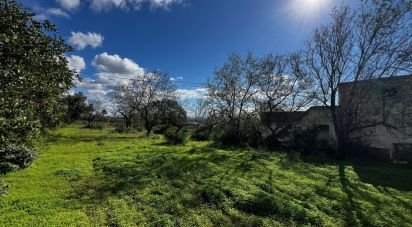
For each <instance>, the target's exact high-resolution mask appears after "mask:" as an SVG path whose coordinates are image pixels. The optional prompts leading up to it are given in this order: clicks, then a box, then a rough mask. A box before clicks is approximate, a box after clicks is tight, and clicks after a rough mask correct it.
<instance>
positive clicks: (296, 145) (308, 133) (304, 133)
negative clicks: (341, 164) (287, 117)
mask: <svg viewBox="0 0 412 227" xmlns="http://www.w3.org/2000/svg"><path fill="white" fill-rule="evenodd" d="M318 133H319V128H318V127H312V128H308V129H295V130H294V132H293V133H292V136H291V137H290V138H288V139H287V140H286V143H285V145H286V147H288V148H290V149H292V150H294V151H296V152H299V153H301V154H303V155H310V154H314V153H324V154H331V153H334V148H333V147H332V146H331V145H330V144H329V142H328V141H326V140H319V139H318V138H317V136H318Z"/></svg>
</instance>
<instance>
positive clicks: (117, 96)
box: [108, 84, 135, 128]
mask: <svg viewBox="0 0 412 227" xmlns="http://www.w3.org/2000/svg"><path fill="white" fill-rule="evenodd" d="M108 97H109V99H110V100H111V101H112V103H113V104H114V106H113V107H114V109H113V111H114V113H113V114H114V115H120V116H121V117H122V118H123V120H124V123H125V127H126V128H130V126H131V125H132V120H133V115H134V113H135V109H134V108H133V107H132V105H133V103H132V101H133V100H132V99H131V97H130V96H129V95H128V85H126V84H119V85H117V86H116V87H115V88H114V89H113V91H112V92H110V93H109V94H108Z"/></svg>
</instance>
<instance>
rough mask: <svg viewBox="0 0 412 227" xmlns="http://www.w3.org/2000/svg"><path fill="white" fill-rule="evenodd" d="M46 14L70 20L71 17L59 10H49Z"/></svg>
mask: <svg viewBox="0 0 412 227" xmlns="http://www.w3.org/2000/svg"><path fill="white" fill-rule="evenodd" d="M46 14H48V15H51V16H57V17H64V18H70V15H69V14H68V13H66V12H64V11H63V10H61V9H59V8H49V9H47V11H46Z"/></svg>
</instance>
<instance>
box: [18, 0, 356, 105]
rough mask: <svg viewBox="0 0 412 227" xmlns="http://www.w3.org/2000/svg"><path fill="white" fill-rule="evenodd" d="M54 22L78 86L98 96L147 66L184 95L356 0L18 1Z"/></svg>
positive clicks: (280, 47)
mask: <svg viewBox="0 0 412 227" xmlns="http://www.w3.org/2000/svg"><path fill="white" fill-rule="evenodd" d="M20 2H21V3H22V4H23V5H24V6H26V7H28V8H30V9H31V10H32V11H34V12H35V13H36V14H37V17H38V19H40V20H42V19H45V18H47V19H49V20H50V21H52V22H53V23H54V24H56V25H57V27H58V30H59V31H60V33H61V36H62V37H63V38H65V39H66V40H67V41H68V42H69V43H70V44H71V45H72V46H74V47H75V50H74V51H73V52H72V53H69V54H68V55H67V56H68V59H69V63H70V66H71V67H72V68H74V69H77V70H78V71H79V72H80V75H81V76H82V77H83V78H84V80H83V82H78V83H77V85H78V88H77V89H76V90H78V91H84V92H86V93H88V94H89V95H90V96H95V97H99V96H103V95H104V94H105V93H106V92H107V91H108V90H110V89H111V87H112V86H113V85H115V84H116V83H119V82H125V81H127V79H128V78H130V77H133V76H135V75H136V74H138V73H141V72H142V71H144V70H147V69H161V70H164V71H166V72H169V73H170V74H171V76H172V77H173V78H172V80H174V82H175V83H176V84H177V85H178V87H179V88H180V89H181V91H182V93H184V96H185V97H194V96H196V95H199V93H201V91H202V90H201V89H199V87H200V86H201V85H202V84H204V83H205V82H206V80H207V78H209V77H211V76H212V75H213V71H214V69H215V68H216V67H219V66H221V65H222V64H223V63H224V62H225V60H226V58H227V55H228V54H229V53H232V52H237V53H240V54H246V53H247V52H248V51H252V52H253V53H255V54H256V55H262V54H268V53H285V54H287V53H290V52H293V51H296V50H298V49H299V48H301V47H302V46H303V44H304V41H305V40H306V39H307V37H308V35H309V34H310V33H311V32H312V31H313V29H314V28H315V27H317V26H319V25H320V24H324V23H327V22H328V20H329V13H330V11H331V8H332V7H333V6H335V5H341V4H342V3H347V4H352V5H353V4H356V2H357V1H356V0H352V1H349V0H346V1H334V0H47V1H40V0H37V1H36V0H21V1H20Z"/></svg>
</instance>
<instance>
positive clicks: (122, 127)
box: [114, 123, 143, 133]
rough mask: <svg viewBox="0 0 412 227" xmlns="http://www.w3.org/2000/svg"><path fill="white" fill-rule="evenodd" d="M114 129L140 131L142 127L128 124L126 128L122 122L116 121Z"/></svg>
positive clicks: (120, 131) (125, 131)
mask: <svg viewBox="0 0 412 227" xmlns="http://www.w3.org/2000/svg"><path fill="white" fill-rule="evenodd" d="M114 131H115V132H117V133H133V132H141V131H143V130H142V128H138V127H136V126H135V127H132V126H129V127H128V128H126V126H125V125H124V124H123V123H117V124H115V126H114Z"/></svg>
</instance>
